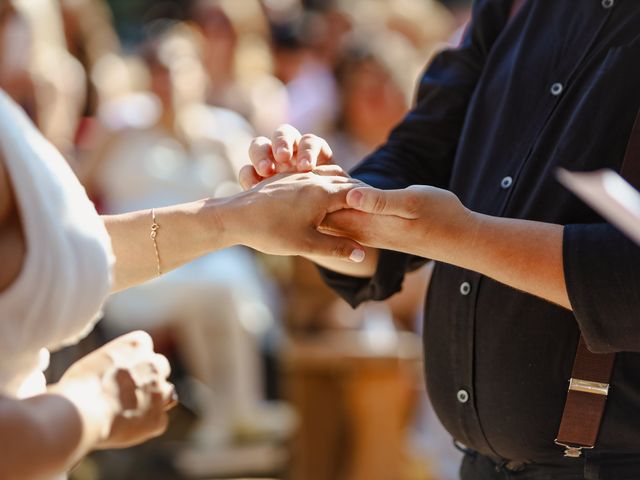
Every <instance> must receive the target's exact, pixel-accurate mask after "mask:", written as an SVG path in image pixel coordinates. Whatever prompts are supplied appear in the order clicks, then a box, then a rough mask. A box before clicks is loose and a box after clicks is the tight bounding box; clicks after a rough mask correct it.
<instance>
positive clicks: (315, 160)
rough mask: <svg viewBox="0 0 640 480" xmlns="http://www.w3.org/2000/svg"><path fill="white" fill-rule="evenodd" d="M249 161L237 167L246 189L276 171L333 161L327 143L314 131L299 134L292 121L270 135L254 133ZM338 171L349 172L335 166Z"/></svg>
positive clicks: (311, 167)
mask: <svg viewBox="0 0 640 480" xmlns="http://www.w3.org/2000/svg"><path fill="white" fill-rule="evenodd" d="M249 158H250V159H251V165H246V166H244V167H243V168H242V169H241V170H240V175H239V179H240V184H241V185H242V188H244V189H245V190H248V189H250V188H253V187H254V186H255V185H257V184H258V183H260V182H261V181H263V180H265V179H266V178H271V177H272V176H274V175H277V174H279V173H304V172H311V171H313V170H315V169H316V167H319V166H322V165H333V153H332V152H331V148H330V147H329V144H328V143H327V142H326V141H325V140H324V139H323V138H320V137H318V136H316V135H313V134H305V135H302V134H301V133H300V132H299V131H298V130H296V129H295V128H294V127H292V126H291V125H281V126H280V127H278V128H277V129H276V130H275V132H274V133H273V135H272V137H271V138H270V139H269V138H267V137H257V138H255V139H254V140H253V141H252V142H251V146H250V147H249ZM332 171H333V172H335V174H337V175H342V176H348V175H347V174H346V173H345V172H344V170H342V169H341V168H340V167H338V166H334V169H333V170H332Z"/></svg>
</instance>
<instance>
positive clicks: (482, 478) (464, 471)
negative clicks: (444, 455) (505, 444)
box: [460, 452, 640, 480]
mask: <svg viewBox="0 0 640 480" xmlns="http://www.w3.org/2000/svg"><path fill="white" fill-rule="evenodd" d="M569 460H570V461H569ZM460 479H461V480H640V455H639V456H624V457H610V456H608V457H606V458H604V457H603V458H593V457H590V458H587V459H567V461H566V462H564V463H563V464H562V465H558V466H547V465H537V464H526V465H517V464H513V463H504V462H496V461H494V460H492V459H490V458H488V457H485V456H484V455H480V454H479V453H475V452H470V453H467V454H465V456H464V459H463V461H462V466H461V467H460Z"/></svg>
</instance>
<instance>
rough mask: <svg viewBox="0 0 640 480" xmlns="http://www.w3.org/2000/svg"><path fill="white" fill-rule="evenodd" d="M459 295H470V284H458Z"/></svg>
mask: <svg viewBox="0 0 640 480" xmlns="http://www.w3.org/2000/svg"><path fill="white" fill-rule="evenodd" d="M460 293H461V294H462V295H469V293H471V284H470V283H469V282H462V283H461V284H460Z"/></svg>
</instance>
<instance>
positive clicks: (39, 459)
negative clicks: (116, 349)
mask: <svg viewBox="0 0 640 480" xmlns="http://www.w3.org/2000/svg"><path fill="white" fill-rule="evenodd" d="M98 392H99V389H98V386H97V385H96V386H95V388H94V386H92V385H90V384H87V383H84V382H83V384H82V385H76V386H70V385H54V386H52V387H51V389H50V392H49V393H47V394H44V395H39V396H37V397H33V398H29V399H25V400H13V399H7V398H3V399H0V451H2V455H0V478H2V479H7V480H12V479H20V480H25V479H32V478H42V477H48V476H53V475H56V474H61V473H64V472H65V471H68V470H69V469H70V468H71V467H72V466H73V465H74V464H75V463H76V462H77V461H78V460H79V459H80V458H82V456H84V455H86V454H87V453H88V452H89V451H90V450H92V449H93V448H94V447H95V446H96V445H97V444H98V442H99V441H101V440H103V439H104V437H105V436H106V435H107V434H108V433H109V432H108V426H109V425H110V423H111V419H112V417H113V413H112V408H111V406H110V405H109V404H108V402H107V401H106V400H104V399H103V396H102V395H101V394H99V393H98ZM34 452H36V453H37V454H34Z"/></svg>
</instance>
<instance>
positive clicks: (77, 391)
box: [47, 375, 120, 446]
mask: <svg viewBox="0 0 640 480" xmlns="http://www.w3.org/2000/svg"><path fill="white" fill-rule="evenodd" d="M47 390H48V392H49V393H51V394H55V395H59V396H61V397H63V398H65V399H67V400H68V401H69V402H70V403H72V404H73V405H74V406H75V408H76V409H77V411H78V415H79V416H80V417H81V419H82V423H83V436H84V437H85V439H86V440H87V441H88V442H90V444H91V445H93V446H96V445H97V444H98V443H99V442H102V441H104V440H105V439H106V438H108V436H109V433H110V431H111V425H112V424H113V422H114V420H115V418H116V416H117V414H118V412H119V409H120V402H119V401H118V399H117V398H116V396H115V394H114V392H110V391H109V389H107V388H105V382H104V381H103V379H102V378H100V377H99V376H97V375H90V376H86V377H83V378H79V379H69V380H64V379H63V380H61V381H60V382H59V383H57V384H53V385H50V386H49V387H48V389H47Z"/></svg>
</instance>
